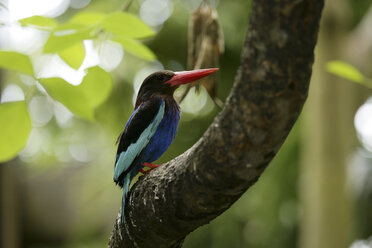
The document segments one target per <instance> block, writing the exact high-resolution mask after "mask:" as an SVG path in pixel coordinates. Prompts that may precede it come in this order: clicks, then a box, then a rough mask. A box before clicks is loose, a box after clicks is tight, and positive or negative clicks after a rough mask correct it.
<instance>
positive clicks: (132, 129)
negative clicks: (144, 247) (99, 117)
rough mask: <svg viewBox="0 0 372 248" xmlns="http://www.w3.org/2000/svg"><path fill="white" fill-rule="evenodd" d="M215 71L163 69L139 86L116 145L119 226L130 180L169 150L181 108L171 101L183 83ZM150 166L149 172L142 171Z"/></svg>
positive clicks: (115, 171) (115, 179) (122, 219)
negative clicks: (129, 114) (121, 190)
mask: <svg viewBox="0 0 372 248" xmlns="http://www.w3.org/2000/svg"><path fill="white" fill-rule="evenodd" d="M216 71H218V68H210V69H200V70H192V71H180V72H172V71H168V70H162V71H158V72H155V73H152V74H151V75H149V76H148V77H147V78H146V79H145V80H144V81H143V83H142V85H141V87H140V89H139V91H138V94H137V99H136V103H135V106H134V111H133V113H132V115H131V116H130V117H129V120H128V121H127V123H126V125H125V128H124V130H123V131H122V132H121V134H120V136H119V138H118V140H117V143H119V146H118V150H117V153H116V161H115V169H114V182H115V183H116V184H117V185H119V186H120V187H121V188H123V196H122V204H121V218H120V223H121V224H123V223H124V208H125V202H126V198H127V195H128V192H129V186H130V184H131V181H132V179H133V178H134V177H135V176H136V175H137V174H138V173H139V172H142V173H148V172H149V171H151V170H152V169H154V168H156V167H158V166H160V165H155V164H152V162H153V161H155V160H157V159H159V158H160V156H161V155H162V154H163V153H164V152H165V151H166V150H167V149H168V147H169V146H170V144H171V143H172V141H173V139H174V137H175V136H176V133H177V128H178V122H179V120H180V107H179V105H178V103H177V102H176V100H175V99H174V98H173V93H174V91H175V90H176V89H177V88H178V87H179V86H180V85H182V84H187V83H191V82H193V81H196V80H198V79H200V78H203V77H206V76H208V75H210V74H212V73H214V72H216ZM144 167H149V168H150V169H149V170H146V171H145V170H143V168H144Z"/></svg>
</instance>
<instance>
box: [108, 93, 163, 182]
mask: <svg viewBox="0 0 372 248" xmlns="http://www.w3.org/2000/svg"><path fill="white" fill-rule="evenodd" d="M164 108H165V103H164V101H163V100H162V99H159V98H157V99H152V100H150V101H147V102H145V103H142V104H141V105H140V106H139V107H138V108H137V109H136V110H135V111H134V113H133V114H132V116H131V117H130V119H129V121H128V123H127V124H126V127H125V129H124V131H123V133H122V134H121V136H120V137H119V139H120V143H119V147H118V152H117V155H116V163H115V170H114V181H115V182H116V183H119V185H121V184H122V182H121V179H122V178H125V177H126V175H127V174H128V172H129V171H130V169H131V168H132V166H133V164H134V162H135V159H136V158H137V157H138V156H139V155H140V154H141V152H142V151H143V150H144V149H145V147H146V146H147V144H148V143H149V141H150V139H151V138H152V137H153V136H154V134H155V132H156V129H157V128H158V126H159V124H160V122H161V120H162V119H163V116H164ZM121 186H122V185H121Z"/></svg>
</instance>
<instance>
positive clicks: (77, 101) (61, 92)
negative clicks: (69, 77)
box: [39, 78, 94, 120]
mask: <svg viewBox="0 0 372 248" xmlns="http://www.w3.org/2000/svg"><path fill="white" fill-rule="evenodd" d="M39 81H40V83H41V85H42V86H43V87H44V88H45V90H46V91H47V92H48V94H49V95H50V96H51V97H53V98H54V99H55V100H57V101H59V102H61V103H62V104H63V105H65V106H66V107H67V108H68V109H69V110H71V112H73V113H75V114H76V115H78V116H80V117H82V118H84V119H87V120H93V119H94V112H93V109H92V108H91V106H90V105H89V102H88V100H87V99H86V97H85V95H84V94H83V93H82V92H81V91H80V90H79V86H74V85H71V84H69V83H67V82H66V81H65V80H63V79H62V78H42V79H40V80H39Z"/></svg>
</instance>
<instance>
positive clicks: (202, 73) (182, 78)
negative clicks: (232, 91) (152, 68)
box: [165, 68, 219, 86]
mask: <svg viewBox="0 0 372 248" xmlns="http://www.w3.org/2000/svg"><path fill="white" fill-rule="evenodd" d="M218 70H219V69H218V68H210V69H200V70H193V71H178V72H175V73H174V76H173V77H172V78H171V79H169V80H168V81H166V82H165V84H170V85H171V86H178V85H181V84H187V83H191V82H193V81H196V80H198V79H200V78H203V77H206V76H208V75H210V74H212V73H215V72H216V71H218Z"/></svg>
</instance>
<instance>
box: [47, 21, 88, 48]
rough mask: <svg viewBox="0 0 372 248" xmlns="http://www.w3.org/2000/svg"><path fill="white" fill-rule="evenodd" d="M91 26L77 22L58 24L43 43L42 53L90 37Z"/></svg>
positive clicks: (65, 46)
mask: <svg viewBox="0 0 372 248" xmlns="http://www.w3.org/2000/svg"><path fill="white" fill-rule="evenodd" d="M91 31H92V29H91V28H86V27H84V26H81V25H77V24H71V23H67V24H63V25H60V26H58V27H57V28H56V29H54V30H53V32H52V33H51V34H50V36H49V38H48V40H47V42H46V43H45V45H44V50H43V52H44V53H55V52H59V51H62V50H64V49H66V48H69V47H71V46H73V45H75V44H76V43H79V42H82V41H83V40H86V39H90V38H91V37H92V36H91V34H90V33H91Z"/></svg>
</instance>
